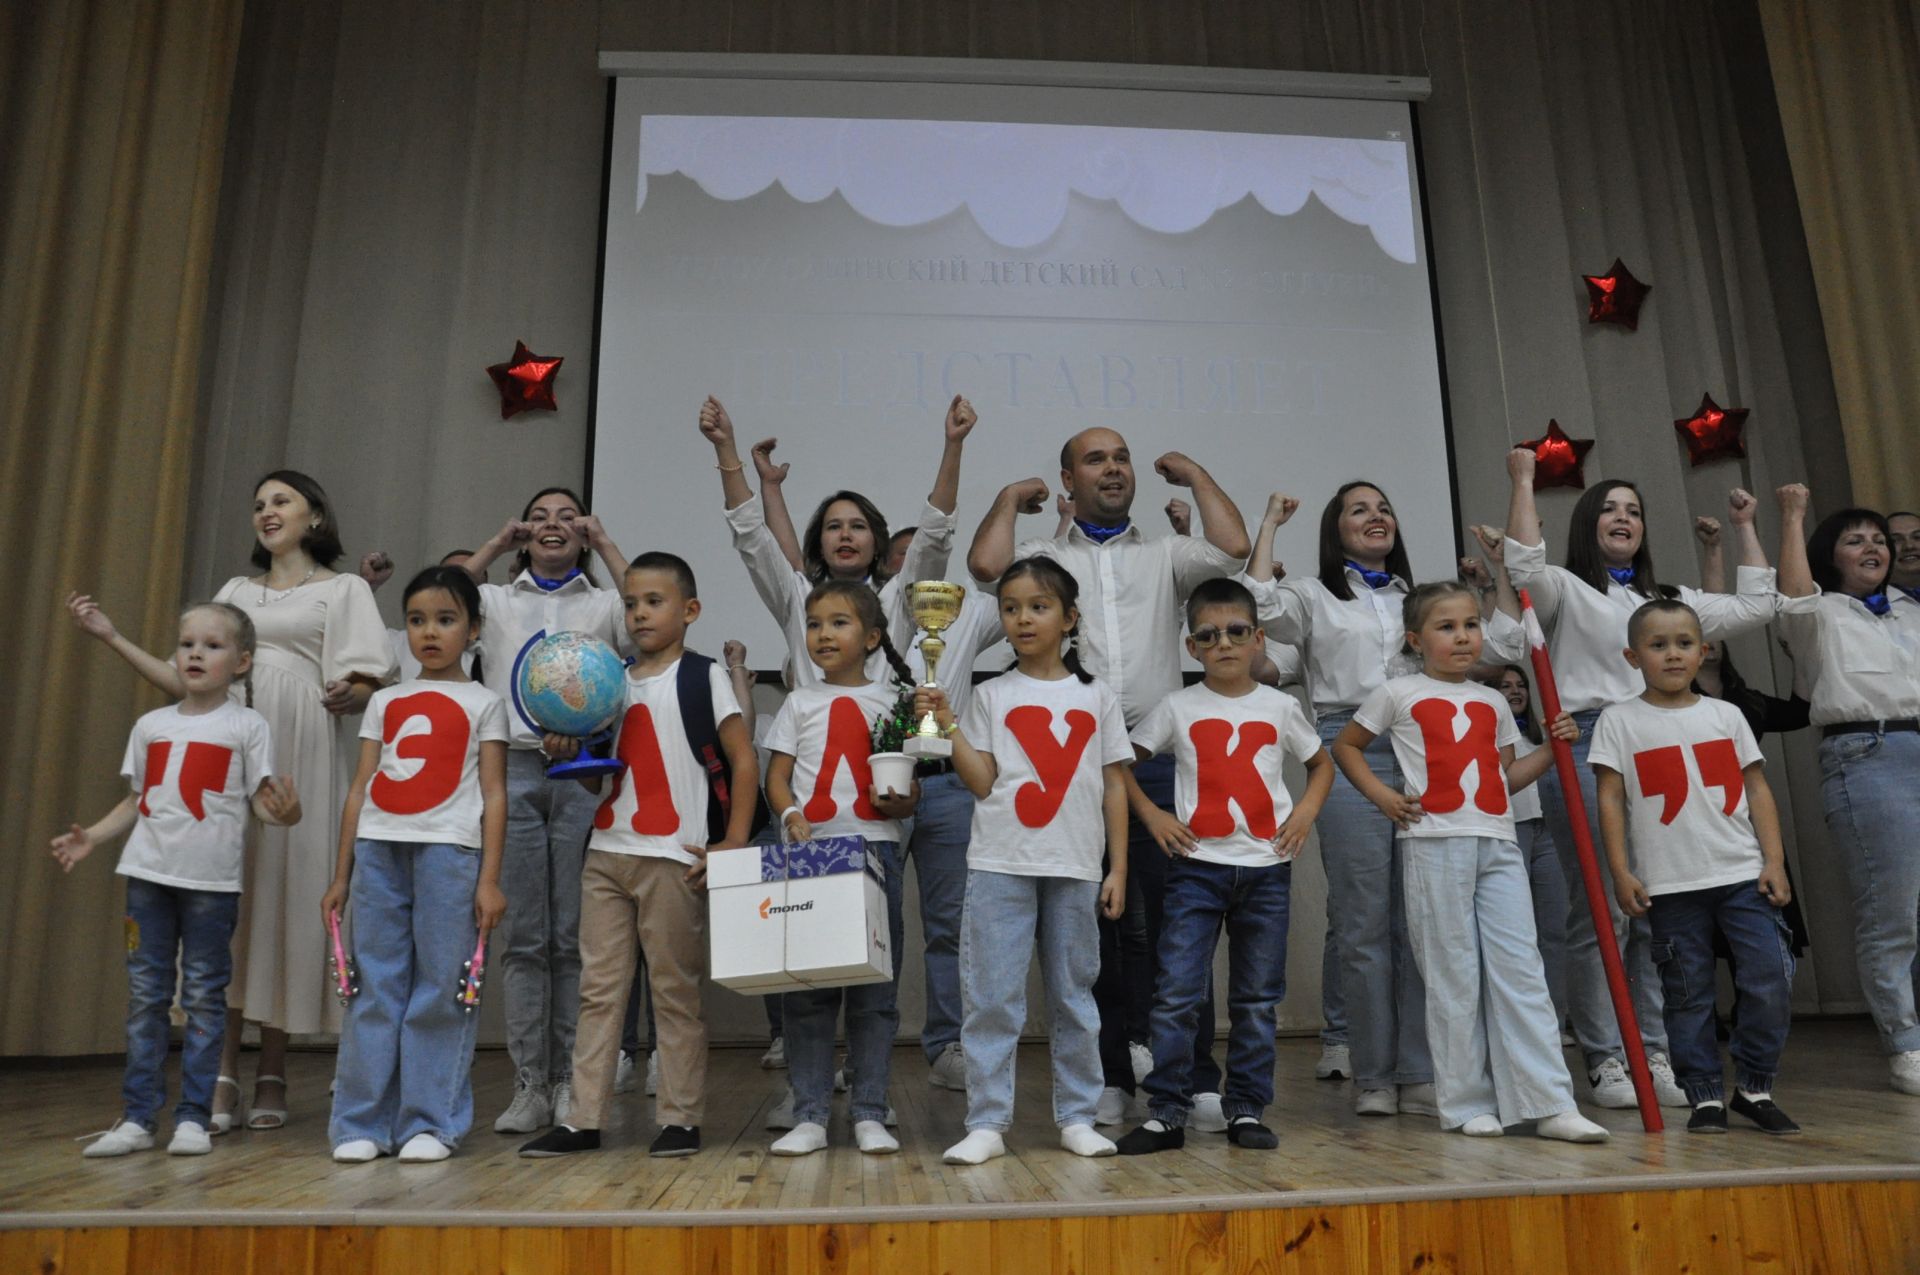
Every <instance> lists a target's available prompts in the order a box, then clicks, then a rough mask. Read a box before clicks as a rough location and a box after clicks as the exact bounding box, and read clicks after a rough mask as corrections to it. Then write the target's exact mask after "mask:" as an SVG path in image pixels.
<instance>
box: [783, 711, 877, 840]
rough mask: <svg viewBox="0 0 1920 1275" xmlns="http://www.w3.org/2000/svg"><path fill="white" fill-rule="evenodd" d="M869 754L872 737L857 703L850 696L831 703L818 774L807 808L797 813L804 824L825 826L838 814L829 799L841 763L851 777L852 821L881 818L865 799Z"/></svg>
mask: <svg viewBox="0 0 1920 1275" xmlns="http://www.w3.org/2000/svg"><path fill="white" fill-rule="evenodd" d="M872 751H873V735H872V733H871V732H870V731H869V730H868V729H867V718H866V714H865V713H863V712H862V711H861V708H860V701H858V700H856V699H854V698H853V697H852V696H851V695H842V696H840V697H839V698H837V699H835V700H834V701H833V704H832V706H831V707H830V708H828V709H827V743H826V748H825V749H824V750H823V751H822V752H821V754H820V773H819V774H818V775H816V776H814V780H813V796H811V797H809V798H807V804H806V805H805V806H804V807H802V809H801V811H800V813H801V814H803V815H805V816H806V818H807V822H808V823H825V822H826V821H827V820H829V819H831V818H833V816H834V815H835V814H836V813H837V812H838V811H839V809H840V803H839V802H837V801H835V800H834V799H833V780H834V777H835V776H836V775H837V774H839V772H840V763H841V762H843V761H844V762H846V763H847V770H848V772H849V773H850V774H851V775H852V777H853V791H854V798H853V813H854V817H855V818H858V819H870V820H875V821H878V820H879V819H880V818H881V815H880V812H879V811H878V810H875V809H874V808H873V800H872V798H870V797H869V796H868V795H867V790H868V789H870V788H872V787H873V768H872V767H871V766H869V765H868V764H867V755H868V754H869V753H871V752H872Z"/></svg>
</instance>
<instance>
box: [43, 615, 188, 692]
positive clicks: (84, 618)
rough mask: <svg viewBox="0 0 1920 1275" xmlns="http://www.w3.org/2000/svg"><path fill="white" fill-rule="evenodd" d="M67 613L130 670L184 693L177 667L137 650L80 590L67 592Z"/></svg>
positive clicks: (167, 689)
mask: <svg viewBox="0 0 1920 1275" xmlns="http://www.w3.org/2000/svg"><path fill="white" fill-rule="evenodd" d="M67 614H69V615H71V616H72V617H73V622H74V623H75V624H77V625H79V626H80V631H81V632H82V633H85V634H87V635H88V636H89V637H96V638H99V639H100V640H101V641H102V642H105V643H106V644H107V646H108V647H109V648H110V649H111V650H112V651H113V653H114V654H116V655H118V656H119V657H120V658H121V659H123V660H125V661H126V662H127V663H129V664H131V665H132V666H133V671H134V672H136V673H138V674H139V675H140V676H141V677H144V678H146V679H147V680H148V681H149V682H152V683H153V684H154V685H155V686H157V687H159V688H160V689H161V690H163V691H165V692H166V693H167V694H168V695H171V696H173V697H174V698H175V699H179V698H180V697H182V696H184V695H185V694H186V693H187V686H186V683H185V682H184V681H182V680H181V677H180V670H179V669H177V668H175V667H174V666H173V664H172V663H171V662H170V661H167V660H163V659H161V658H160V657H159V656H157V655H152V654H149V653H148V652H146V651H143V650H141V649H140V648H139V647H138V646H136V645H134V643H132V642H130V641H128V640H127V639H126V638H125V637H124V636H122V635H121V632H120V630H119V629H116V628H114V627H113V621H112V620H110V619H108V618H107V613H106V612H105V611H102V610H101V609H100V604H99V603H97V602H95V601H94V600H93V599H92V598H90V597H88V596H87V595H86V594H84V593H70V594H68V595H67Z"/></svg>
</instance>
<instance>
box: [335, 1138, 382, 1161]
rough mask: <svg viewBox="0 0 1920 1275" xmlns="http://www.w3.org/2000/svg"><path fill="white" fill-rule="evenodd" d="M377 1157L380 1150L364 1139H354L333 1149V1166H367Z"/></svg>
mask: <svg viewBox="0 0 1920 1275" xmlns="http://www.w3.org/2000/svg"><path fill="white" fill-rule="evenodd" d="M379 1157H380V1148H379V1147H377V1146H375V1145H374V1144H373V1143H372V1142H371V1141H370V1140H369V1139H366V1138H355V1139H354V1140H353V1141H351V1142H343V1143H341V1144H340V1145H339V1146H337V1147H335V1148H334V1149H333V1160H334V1163H335V1164H368V1163H370V1162H372V1161H374V1160H377V1159H378V1158H379Z"/></svg>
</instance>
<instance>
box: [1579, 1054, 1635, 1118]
mask: <svg viewBox="0 0 1920 1275" xmlns="http://www.w3.org/2000/svg"><path fill="white" fill-rule="evenodd" d="M1587 1080H1588V1082H1589V1083H1590V1084H1592V1085H1593V1105H1594V1106H1596V1107H1611V1108H1613V1109H1614V1110H1616V1111H1618V1110H1624V1109H1625V1108H1627V1107H1637V1106H1639V1105H1640V1102H1639V1099H1637V1098H1635V1097H1634V1095H1633V1079H1632V1077H1630V1076H1628V1075H1627V1065H1626V1064H1625V1063H1623V1062H1621V1061H1620V1060H1619V1059H1618V1058H1604V1059H1602V1060H1601V1062H1600V1065H1599V1066H1598V1067H1595V1068H1594V1069H1593V1070H1592V1071H1589V1072H1588V1073H1587Z"/></svg>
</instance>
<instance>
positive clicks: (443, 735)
mask: <svg viewBox="0 0 1920 1275" xmlns="http://www.w3.org/2000/svg"><path fill="white" fill-rule="evenodd" d="M416 717H424V718H426V719H427V729H426V730H424V731H421V732H419V733H417V734H413V735H409V736H407V737H406V738H405V739H402V740H400V742H399V743H397V744H396V743H395V742H394V740H395V738H396V737H397V736H398V735H399V734H400V728H401V727H402V726H405V725H406V724H407V723H408V722H409V721H411V720H413V719H414V718H416ZM384 727H385V728H384V729H383V730H382V731H381V735H382V737H383V740H384V742H385V743H386V745H387V746H388V747H389V748H391V749H393V753H394V756H396V757H401V758H405V759H407V760H409V761H414V760H417V761H418V762H419V763H420V769H419V770H417V771H415V772H414V773H413V775H412V776H411V777H410V778H407V779H392V778H389V777H388V776H387V775H386V774H385V772H382V773H380V774H377V775H375V776H374V777H373V783H372V784H371V785H370V786H369V787H368V788H367V796H368V797H369V798H371V799H372V801H373V804H374V805H376V806H378V807H379V808H380V809H382V810H384V811H386V812H387V813H388V814H390V815H417V814H421V813H423V812H425V811H428V810H432V809H433V808H434V807H435V806H438V805H441V804H442V803H444V802H445V801H446V800H447V798H449V797H451V796H453V793H454V790H455V789H456V788H458V787H459V786H460V772H461V770H462V769H463V768H464V767H465V765H466V761H467V739H468V736H470V735H471V734H472V733H473V723H472V722H471V721H469V720H468V719H467V710H466V709H464V708H461V707H460V705H459V704H458V703H456V702H455V701H454V699H453V698H452V697H451V696H448V695H442V694H441V693H440V692H439V691H418V692H415V693H414V694H412V695H405V696H402V697H401V698H399V699H396V700H394V701H392V702H391V703H389V704H388V705H387V712H386V721H385V723H384Z"/></svg>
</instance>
